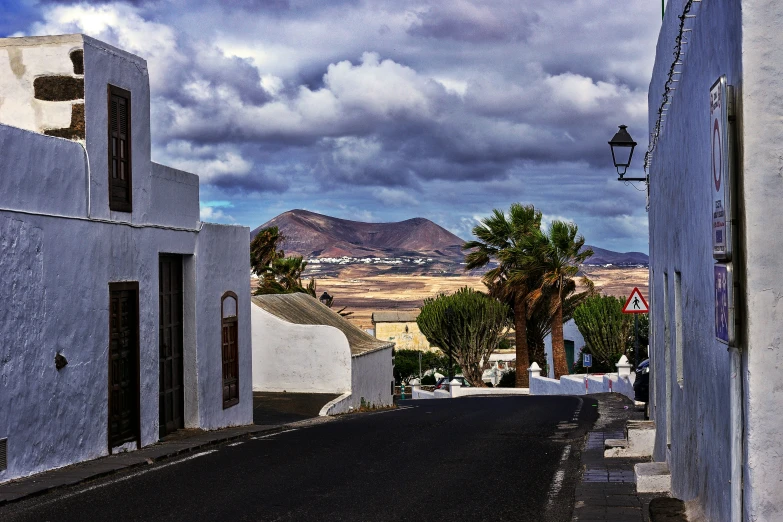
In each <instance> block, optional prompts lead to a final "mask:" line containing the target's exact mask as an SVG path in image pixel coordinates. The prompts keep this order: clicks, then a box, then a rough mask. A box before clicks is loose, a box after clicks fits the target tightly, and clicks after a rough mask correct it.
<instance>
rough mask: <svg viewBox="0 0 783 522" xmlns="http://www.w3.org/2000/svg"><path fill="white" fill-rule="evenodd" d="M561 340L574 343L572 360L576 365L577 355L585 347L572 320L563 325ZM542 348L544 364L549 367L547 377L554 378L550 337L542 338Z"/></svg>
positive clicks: (582, 338)
mask: <svg viewBox="0 0 783 522" xmlns="http://www.w3.org/2000/svg"><path fill="white" fill-rule="evenodd" d="M563 339H566V340H569V341H574V360H573V362H574V363H576V361H577V360H579V354H580V353H581V352H582V348H583V347H584V345H585V339H584V337H582V334H581V333H579V328H577V327H576V323H575V322H574V320H573V319H571V320H570V321H566V322H565V323H563ZM544 346H545V349H546V362H547V364H548V365H549V377H550V378H552V377H554V376H555V362H554V359H553V354H552V335H551V334H550V335H547V336H546V337H545V338H544Z"/></svg>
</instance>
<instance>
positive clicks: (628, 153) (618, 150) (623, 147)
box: [609, 125, 647, 181]
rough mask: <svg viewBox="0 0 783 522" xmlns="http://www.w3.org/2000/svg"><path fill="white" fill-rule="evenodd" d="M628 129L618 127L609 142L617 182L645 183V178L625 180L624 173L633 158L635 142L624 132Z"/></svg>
mask: <svg viewBox="0 0 783 522" xmlns="http://www.w3.org/2000/svg"><path fill="white" fill-rule="evenodd" d="M627 128H628V127H627V126H625V125H620V130H619V131H617V134H615V135H614V137H613V138H612V140H611V141H610V142H609V147H610V148H611V149H612V160H613V161H614V167H615V168H616V169H617V174H619V176H620V177H619V178H618V181H647V178H626V177H625V172H626V171H627V170H628V167H630V166H631V158H632V157H633V149H634V147H636V142H635V141H633V138H631V135H630V134H628V131H627V130H626V129H627Z"/></svg>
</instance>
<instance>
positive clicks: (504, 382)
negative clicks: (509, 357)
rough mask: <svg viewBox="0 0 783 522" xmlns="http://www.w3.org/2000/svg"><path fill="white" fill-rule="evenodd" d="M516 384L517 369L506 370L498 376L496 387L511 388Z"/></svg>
mask: <svg viewBox="0 0 783 522" xmlns="http://www.w3.org/2000/svg"><path fill="white" fill-rule="evenodd" d="M516 384H517V371H516V370H506V371H505V372H503V375H501V376H500V380H499V381H498V386H497V387H498V388H513V387H514V386H516Z"/></svg>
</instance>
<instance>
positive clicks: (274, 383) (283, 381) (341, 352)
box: [251, 304, 351, 393]
mask: <svg viewBox="0 0 783 522" xmlns="http://www.w3.org/2000/svg"><path fill="white" fill-rule="evenodd" d="M251 317H252V322H253V327H252V329H253V332H252V336H253V390H255V391H276V392H282V391H288V392H309V393H345V392H349V391H351V349H350V347H349V346H348V339H347V338H346V337H345V334H343V333H342V332H341V331H340V330H338V329H337V328H334V327H332V326H325V325H300V324H293V323H289V322H287V321H283V320H282V319H279V318H277V317H275V316H274V315H272V314H270V313H269V312H267V311H266V310H264V309H262V308H261V307H260V306H258V305H256V304H252V305H251Z"/></svg>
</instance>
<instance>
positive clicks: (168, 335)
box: [158, 255, 185, 437]
mask: <svg viewBox="0 0 783 522" xmlns="http://www.w3.org/2000/svg"><path fill="white" fill-rule="evenodd" d="M158 287H159V291H160V310H159V315H160V331H159V335H158V345H159V352H160V376H159V380H160V395H159V425H160V436H161V437H164V436H166V435H168V434H169V433H171V432H173V431H176V430H177V429H179V428H183V427H184V426H185V415H184V404H185V393H184V387H183V385H182V380H183V373H182V366H183V365H182V338H183V335H182V333H183V332H182V257H181V256H172V255H161V256H160V258H159V276H158Z"/></svg>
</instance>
